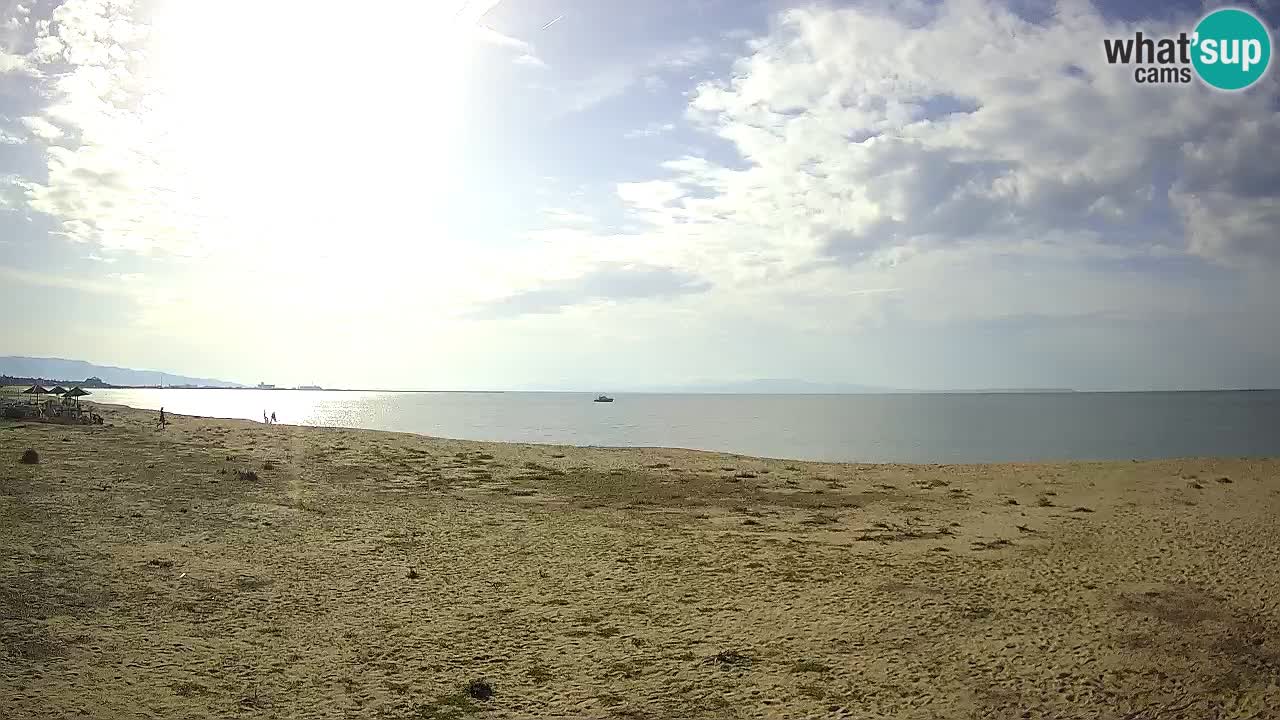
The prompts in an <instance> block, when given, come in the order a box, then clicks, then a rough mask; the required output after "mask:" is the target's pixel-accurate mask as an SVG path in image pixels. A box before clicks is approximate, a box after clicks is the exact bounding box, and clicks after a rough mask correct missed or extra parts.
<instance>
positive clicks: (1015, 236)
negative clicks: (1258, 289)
mask: <svg viewBox="0 0 1280 720" xmlns="http://www.w3.org/2000/svg"><path fill="white" fill-rule="evenodd" d="M1179 22H1181V20H1180V19H1179V20H1165V21H1162V22H1145V23H1143V24H1142V27H1143V28H1144V29H1145V30H1146V32H1148V33H1162V32H1173V31H1174V30H1176V29H1178V28H1180V27H1181V25H1180V24H1179ZM1133 30H1134V26H1129V25H1123V24H1121V23H1119V22H1117V21H1110V20H1106V19H1104V18H1103V17H1102V16H1100V15H1099V14H1098V13H1097V12H1096V11H1095V10H1094V9H1093V8H1091V7H1090V6H1088V5H1085V4H1081V3H1067V4H1063V5H1061V6H1060V7H1059V12H1058V13H1057V14H1056V15H1054V16H1051V17H1050V18H1049V19H1048V20H1047V21H1046V23H1045V24H1043V25H1038V24H1033V23H1031V22H1028V21H1026V20H1024V19H1022V18H1021V17H1019V16H1018V15H1016V14H1014V13H1013V12H1011V11H1009V10H1008V9H1006V8H1004V7H1003V6H1001V5H999V4H996V3H993V2H986V1H983V0H955V1H954V2H947V3H943V4H942V5H940V6H937V7H933V6H931V7H930V8H929V11H928V12H927V13H926V12H924V11H923V10H920V11H919V12H916V11H912V13H911V14H909V15H898V14H895V11H894V10H891V9H887V8H886V7H883V6H881V7H877V6H875V5H871V6H858V7H845V8H821V7H815V8H810V9H803V10H791V11H788V12H786V13H785V14H783V15H782V16H781V18H780V22H779V23H778V24H777V26H776V27H775V29H774V30H773V31H771V33H770V34H769V35H767V36H765V37H762V38H757V39H756V40H754V41H753V42H751V43H750V47H751V48H752V51H751V53H750V54H749V55H748V56H746V57H744V58H742V59H740V60H739V61H738V62H737V63H736V64H735V66H734V70H733V73H732V75H731V77H729V78H727V79H722V80H719V81H714V82H707V83H703V84H702V85H700V86H699V87H698V88H697V90H696V92H695V93H694V95H693V97H692V98H691V101H690V108H689V113H690V118H691V120H692V121H693V122H695V123H696V124H697V125H698V126H699V127H701V128H703V129H704V130H705V131H706V132H709V133H712V134H714V135H717V136H719V137H720V138H721V139H723V140H725V141H727V142H728V143H729V144H730V145H731V146H732V147H733V148H734V149H735V150H736V151H737V153H738V154H739V155H740V156H741V158H742V160H743V163H742V164H737V163H735V164H722V163H718V162H715V161H712V160H709V159H706V158H699V157H684V158H679V159H674V160H671V161H668V162H665V163H662V164H661V166H662V168H663V170H665V171H666V174H665V175H660V176H658V178H656V179H652V180H637V181H633V182H625V183H620V184H619V185H618V196H619V198H620V199H621V200H622V201H623V202H624V204H625V205H626V206H627V207H628V208H629V215H630V218H631V219H633V220H635V221H637V222H638V223H640V225H641V226H642V227H643V228H644V229H643V230H642V231H640V232H637V233H635V234H634V235H633V236H632V239H631V241H630V242H628V243H627V244H626V246H625V247H626V248H627V252H630V253H632V257H633V258H634V259H636V260H648V261H651V262H657V263H663V264H665V265H669V266H671V267H679V268H685V269H687V270H689V271H691V272H696V273H699V274H700V275H702V276H704V277H707V278H709V279H710V280H711V281H713V283H714V285H715V287H716V290H715V292H716V293H720V294H726V293H733V294H734V296H735V297H739V298H742V297H746V294H747V293H748V290H747V289H748V288H750V294H751V295H752V296H755V297H757V299H758V301H759V302H762V303H768V302H770V301H768V300H764V299H763V296H762V295H761V294H762V293H763V294H764V295H767V294H768V293H769V292H772V291H771V290H770V289H769V288H773V289H774V290H773V291H776V292H779V293H783V292H787V293H792V294H794V293H795V292H797V291H799V289H801V288H808V290H807V292H809V293H811V294H812V293H815V292H817V293H820V294H823V295H824V296H825V297H827V298H829V299H834V298H839V297H842V292H844V291H845V290H846V289H847V288H850V287H852V288H855V289H857V288H866V287H873V288H874V287H894V288H901V289H902V292H900V293H885V294H882V296H880V297H876V296H870V297H868V298H867V300H868V302H872V303H888V304H889V305H888V306H890V307H894V308H897V312H902V313H907V314H908V315H909V316H910V318H911V319H912V320H913V321H917V322H925V321H930V318H933V319H937V318H950V319H951V320H953V321H954V320H957V319H958V318H960V317H996V316H1012V315H1017V314H1019V313H1026V314H1028V315H1029V316H1039V317H1052V316H1055V315H1056V314H1065V315H1069V316H1074V315H1082V316H1083V315H1088V314H1090V313H1092V314H1093V315H1095V316H1099V315H1098V314H1099V313H1103V312H1104V311H1107V310H1108V309H1109V311H1111V312H1117V313H1120V312H1136V313H1143V312H1155V310H1156V309H1157V308H1159V307H1180V308H1190V307H1192V306H1193V305H1194V303H1195V302H1204V303H1207V304H1210V305H1212V304H1214V303H1219V304H1220V303H1222V302H1223V301H1222V300H1220V299H1215V298H1212V297H1206V296H1199V295H1196V296H1194V297H1192V296H1189V295H1188V294H1187V293H1186V291H1185V288H1183V287H1182V286H1181V285H1180V284H1179V282H1180V281H1179V279H1178V278H1176V277H1173V276H1166V275H1163V274H1161V273H1160V271H1158V270H1151V271H1148V272H1134V271H1132V270H1129V269H1125V270H1124V271H1121V270H1120V269H1118V268H1127V267H1128V266H1127V264H1133V263H1137V264H1139V265H1142V264H1147V265H1149V266H1151V267H1156V266H1158V264H1159V263H1162V262H1169V260H1170V258H1183V259H1185V260H1188V261H1190V260H1192V259H1193V258H1194V257H1196V256H1201V257H1206V258H1210V259H1213V260H1215V261H1221V262H1234V260H1232V258H1235V259H1242V258H1255V259H1256V258H1269V259H1270V260H1277V259H1280V243H1277V242H1275V235H1274V230H1273V228H1274V227H1276V226H1277V221H1280V209H1278V208H1280V205H1278V203H1277V200H1276V198H1277V197H1280V171H1278V170H1276V166H1275V164H1274V163H1273V162H1270V160H1269V158H1270V157H1272V155H1274V153H1273V152H1271V150H1270V149H1271V148H1274V147H1275V145H1276V142H1277V141H1280V119H1277V116H1276V114H1275V113H1274V111H1273V108H1274V103H1275V102H1276V98H1277V92H1276V87H1277V85H1276V83H1275V82H1274V78H1275V76H1274V75H1272V76H1271V78H1272V80H1269V81H1268V82H1269V84H1267V85H1266V86H1264V87H1261V88H1258V89H1257V90H1255V91H1253V92H1251V93H1246V94H1231V95H1229V94H1224V93H1215V92H1212V91H1209V90H1206V89H1205V88H1203V87H1200V86H1198V85H1192V86H1176V87H1143V86H1139V85H1137V84H1135V83H1134V82H1133V80H1132V76H1131V74H1130V73H1128V72H1126V71H1125V70H1124V69H1123V68H1116V67H1112V66H1109V65H1107V64H1106V63H1105V59H1104V57H1103V54H1102V52H1101V50H1100V38H1102V37H1104V36H1112V35H1116V36H1122V35H1124V34H1125V33H1126V32H1127V33H1129V34H1131V33H1132V32H1133ZM690 57H695V56H690ZM957 58H967V60H966V61H964V62H958V61H957V60H956V59H957ZM643 134H644V133H634V132H633V133H632V135H643ZM616 243H617V240H616V239H615V240H614V241H613V244H614V245H616ZM984 266H990V267H992V268H994V269H993V270H991V271H990V273H994V275H992V276H991V277H993V278H995V279H994V280H993V279H991V278H989V277H988V273H984V271H983V268H984ZM819 268H821V270H819ZM926 277H927V278H928V281H927V282H923V283H920V282H913V281H912V279H913V278H926ZM1045 278H1052V279H1051V280H1046V279H1045ZM1050 287H1052V288H1053V291H1052V292H1048V290H1049V288H1050ZM788 288H790V289H788ZM1130 288H1132V289H1133V290H1129V289H1130ZM926 290H928V291H927V292H926ZM890 296H892V297H890ZM1084 299H1087V300H1088V301H1087V302H1085V301H1082V300H1084ZM777 306H778V307H787V305H786V304H785V303H778V304H777ZM839 306H840V303H839V302H838V301H834V300H832V301H831V302H828V303H827V304H826V307H827V311H828V312H830V313H833V314H834V315H839V314H840V310H839V309H838V308H839ZM862 317H869V316H862Z"/></svg>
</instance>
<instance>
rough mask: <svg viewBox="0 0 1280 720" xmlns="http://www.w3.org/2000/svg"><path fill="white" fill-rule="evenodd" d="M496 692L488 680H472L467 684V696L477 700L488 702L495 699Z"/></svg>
mask: <svg viewBox="0 0 1280 720" xmlns="http://www.w3.org/2000/svg"><path fill="white" fill-rule="evenodd" d="M495 693H496V691H495V690H494V689H493V685H491V684H489V681H488V680H472V681H471V682H469V683H467V695H470V696H471V697H473V698H475V699H476V700H488V699H489V698H491V697H493V696H494V694H495Z"/></svg>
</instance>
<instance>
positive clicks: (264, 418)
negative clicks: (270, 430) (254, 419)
mask: <svg viewBox="0 0 1280 720" xmlns="http://www.w3.org/2000/svg"><path fill="white" fill-rule="evenodd" d="M262 422H264V423H265V422H267V411H266V410H263V411H262Z"/></svg>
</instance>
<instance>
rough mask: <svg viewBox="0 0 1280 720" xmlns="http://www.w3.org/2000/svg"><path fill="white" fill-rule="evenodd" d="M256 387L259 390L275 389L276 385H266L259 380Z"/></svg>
mask: <svg viewBox="0 0 1280 720" xmlns="http://www.w3.org/2000/svg"><path fill="white" fill-rule="evenodd" d="M258 389H259V390H275V389H276V386H275V385H268V384H267V383H264V382H260V383H258Z"/></svg>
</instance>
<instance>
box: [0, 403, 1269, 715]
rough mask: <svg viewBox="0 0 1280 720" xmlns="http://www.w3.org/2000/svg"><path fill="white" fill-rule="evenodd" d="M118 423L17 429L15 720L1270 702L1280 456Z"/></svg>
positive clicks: (7, 491) (11, 691) (6, 466)
mask: <svg viewBox="0 0 1280 720" xmlns="http://www.w3.org/2000/svg"><path fill="white" fill-rule="evenodd" d="M96 405H97V406H98V409H99V412H100V413H101V414H102V415H104V417H105V418H106V422H107V423H109V425H104V426H92V427H76V426H59V425H38V424H30V423H27V424H20V423H0V545H3V546H5V547H7V548H10V551H9V552H8V553H5V554H0V716H5V717H35V716H46V715H48V716H55V715H56V716H59V717H61V716H66V715H76V714H80V715H82V716H86V717H102V718H114V717H120V716H123V715H126V714H131V713H135V712H137V711H144V712H147V713H150V714H152V715H153V716H156V717H190V718H196V717H210V716H225V715H233V714H243V713H249V714H261V715H264V716H271V717H296V718H311V717H315V718H343V717H352V716H358V717H393V718H400V717H434V718H466V717H494V718H523V717H584V718H617V717H644V718H666V717H685V716H690V715H694V716H699V717H713V718H715V717H720V718H736V717H744V716H751V717H777V718H789V717H848V718H868V719H870V718H881V717H899V718H910V719H913V720H914V719H919V720H927V719H931V718H940V717H946V718H950V717H1015V718H1016V717H1030V718H1048V717H1062V716H1082V715H1089V716H1093V715H1095V714H1100V716H1104V717H1112V716H1117V717H1118V716H1125V715H1126V714H1132V713H1138V714H1139V715H1140V716H1143V717H1160V716H1163V715H1166V714H1173V713H1174V712H1175V710H1176V709H1177V708H1179V707H1181V708H1184V712H1188V713H1191V714H1194V715H1197V716H1204V717H1209V716H1214V715H1215V714H1221V712H1220V711H1222V710H1223V709H1224V708H1231V709H1232V711H1233V712H1236V713H1237V714H1238V716H1240V717H1249V716H1250V713H1255V716H1258V717H1263V716H1265V714H1257V713H1265V712H1267V711H1269V709H1270V708H1274V707H1278V706H1280V684H1278V683H1277V678H1280V607H1277V605H1276V603H1275V601H1274V598H1275V597H1277V596H1280V578H1276V577H1275V575H1274V572H1273V569H1274V560H1275V558H1278V557H1280V530H1277V528H1276V527H1275V523H1274V518H1275V517H1276V516H1277V513H1280V460H1277V459H1266V460H1214V459H1199V460H1196V459H1181V460H1161V461H1144V462H1132V461H1120V462H1114V461H1113V462H1078V461H1072V462H1062V463H1000V464H991V465H956V464H948V465H911V464H865V463H858V464H849V463H822V462H804V461H790V460H771V459H762V458H752V457H747V456H731V455H728V454H724V453H710V452H702V451H693V450H678V449H661V448H620V449H613V448H609V449H604V448H578V447H570V446H555V445H534V444H527V443H489V442H479V441H466V440H448V439H441V438H430V437H426V436H422V435H416V434H412V433H394V432H385V431H376V430H359V429H343V428H320V427H309V426H307V427H304V426H294V425H263V424H261V423H258V422H253V421H248V420H222V419H212V418H201V417H195V416H188V415H176V416H172V417H173V423H172V424H171V425H170V426H169V427H168V428H166V429H165V430H163V431H162V430H160V429H159V428H157V427H156V424H155V415H156V414H155V412H154V411H146V410H135V409H132V408H127V407H124V406H112V405H107V404H102V403H97V404H96ZM28 448H30V449H33V450H35V451H37V452H38V454H39V462H38V463H37V464H30V465H28V464H22V463H21V462H20V461H19V459H18V458H19V456H20V455H21V454H22V453H23V451H25V450H26V449H28ZM479 679H484V680H486V681H487V682H489V683H490V684H491V685H492V687H493V688H494V689H495V691H496V694H495V695H493V697H491V698H489V699H474V698H472V697H469V696H468V695H467V694H466V687H467V685H468V683H470V682H472V681H475V680H479ZM1024 713H1026V714H1025V715H1024Z"/></svg>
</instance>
